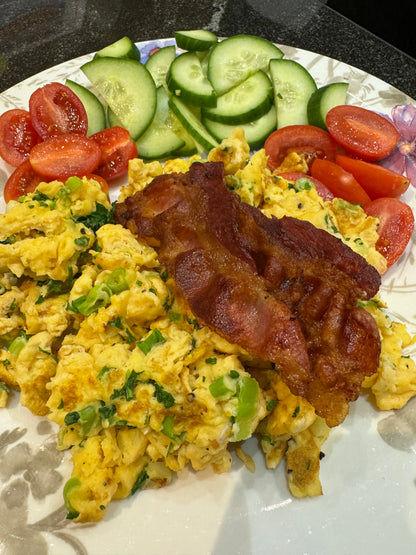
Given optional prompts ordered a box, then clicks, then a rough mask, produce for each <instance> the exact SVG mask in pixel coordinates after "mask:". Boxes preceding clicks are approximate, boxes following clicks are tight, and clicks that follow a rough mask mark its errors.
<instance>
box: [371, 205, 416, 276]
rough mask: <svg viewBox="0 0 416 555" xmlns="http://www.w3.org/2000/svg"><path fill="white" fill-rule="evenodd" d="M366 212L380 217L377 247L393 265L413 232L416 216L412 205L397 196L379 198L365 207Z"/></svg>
mask: <svg viewBox="0 0 416 555" xmlns="http://www.w3.org/2000/svg"><path fill="white" fill-rule="evenodd" d="M364 210H365V212H366V214H368V215H369V216H374V217H376V218H378V219H379V222H380V224H379V227H378V234H379V240H378V241H377V243H376V249H377V250H378V252H380V253H381V254H382V255H383V256H384V258H385V259H386V260H387V267H390V266H392V265H393V264H394V263H395V262H396V261H397V260H398V259H399V258H400V256H401V255H402V254H403V252H404V250H405V249H406V247H407V245H408V243H409V241H410V238H411V236H412V233H413V229H414V225H415V218H414V215H413V212H412V209H411V208H410V206H408V205H407V204H405V203H404V202H401V201H400V200H398V199H396V198H389V197H387V198H378V199H376V200H373V201H372V202H370V203H369V204H367V205H366V206H365V207H364Z"/></svg>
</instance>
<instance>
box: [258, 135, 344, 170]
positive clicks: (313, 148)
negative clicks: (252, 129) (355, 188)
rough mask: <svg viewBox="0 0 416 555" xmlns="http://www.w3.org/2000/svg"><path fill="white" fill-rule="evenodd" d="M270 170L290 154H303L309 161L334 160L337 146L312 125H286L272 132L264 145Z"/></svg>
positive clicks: (330, 138) (328, 136) (329, 137)
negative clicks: (318, 159) (319, 159)
mask: <svg viewBox="0 0 416 555" xmlns="http://www.w3.org/2000/svg"><path fill="white" fill-rule="evenodd" d="M264 149H265V151H266V154H267V156H268V157H269V159H268V163H267V165H268V166H269V168H270V169H271V170H275V169H276V168H278V167H279V166H280V164H281V163H282V161H283V160H284V158H285V157H286V156H287V155H288V154H290V153H291V152H298V153H299V154H305V155H306V156H307V157H308V158H310V159H311V160H314V159H315V158H325V159H328V160H331V161H334V160H335V155H336V150H337V145H336V143H335V141H334V140H333V139H332V137H331V136H330V135H329V133H327V132H326V131H324V130H323V129H320V128H319V127H315V126H313V125H288V126H287V127H282V128H281V129H277V130H276V131H273V133H272V134H271V135H269V137H268V138H267V139H266V142H265V143H264Z"/></svg>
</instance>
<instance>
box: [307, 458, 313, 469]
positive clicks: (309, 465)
mask: <svg viewBox="0 0 416 555" xmlns="http://www.w3.org/2000/svg"><path fill="white" fill-rule="evenodd" d="M311 464H312V461H311V459H309V460H308V462H307V463H306V470H309V469H310V467H311Z"/></svg>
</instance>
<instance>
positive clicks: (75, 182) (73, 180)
mask: <svg viewBox="0 0 416 555" xmlns="http://www.w3.org/2000/svg"><path fill="white" fill-rule="evenodd" d="M81 185H82V179H81V178H80V177H77V176H76V175H73V176H72V177H68V179H67V180H66V181H65V188H66V189H68V190H69V191H70V192H71V193H72V192H73V191H75V189H78V187H81Z"/></svg>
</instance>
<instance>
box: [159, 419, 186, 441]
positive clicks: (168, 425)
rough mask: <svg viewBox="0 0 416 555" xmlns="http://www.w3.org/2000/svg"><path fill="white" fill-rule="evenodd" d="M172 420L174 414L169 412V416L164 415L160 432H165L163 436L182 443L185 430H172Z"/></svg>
mask: <svg viewBox="0 0 416 555" xmlns="http://www.w3.org/2000/svg"><path fill="white" fill-rule="evenodd" d="M174 420H175V416H174V415H173V414H170V415H169V416H165V418H164V419H163V422H162V430H161V431H162V434H165V436H167V437H169V438H170V439H173V440H174V441H176V442H178V443H182V441H183V440H184V437H185V433H186V432H182V433H180V434H175V432H174V431H173V423H174Z"/></svg>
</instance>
